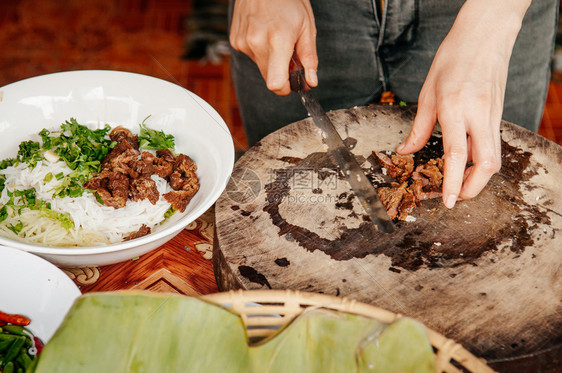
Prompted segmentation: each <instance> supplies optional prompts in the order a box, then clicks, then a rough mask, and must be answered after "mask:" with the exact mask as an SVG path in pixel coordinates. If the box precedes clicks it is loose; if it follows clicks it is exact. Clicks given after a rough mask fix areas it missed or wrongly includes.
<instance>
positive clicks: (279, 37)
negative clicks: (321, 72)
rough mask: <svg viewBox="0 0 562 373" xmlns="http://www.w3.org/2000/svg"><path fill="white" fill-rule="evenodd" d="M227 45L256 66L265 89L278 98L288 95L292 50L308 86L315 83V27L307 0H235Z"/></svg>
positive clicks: (316, 82) (316, 79)
mask: <svg viewBox="0 0 562 373" xmlns="http://www.w3.org/2000/svg"><path fill="white" fill-rule="evenodd" d="M230 44H231V45H232V47H233V48H234V49H236V50H238V51H240V52H243V53H244V54H246V55H247V56H248V57H250V58H251V59H252V60H253V61H254V62H255V63H256V65H257V66H258V68H259V70H260V72H261V75H262V76H263V78H264V80H265V82H266V84H267V88H268V89H270V90H271V91H273V92H275V93H276V94H278V95H281V96H285V95H288V94H289V93H290V92H291V88H290V84H289V62H290V60H291V56H292V55H293V51H295V50H296V53H297V55H298V56H299V59H300V61H301V63H302V64H303V66H304V69H305V77H306V80H307V82H308V84H309V85H310V86H312V87H315V86H316V85H317V84H318V78H317V76H316V69H317V66H318V56H317V54H316V26H315V22H314V14H313V13H312V7H311V6H310V2H309V0H236V2H235V3H234V13H233V18H232V25H231V28H230Z"/></svg>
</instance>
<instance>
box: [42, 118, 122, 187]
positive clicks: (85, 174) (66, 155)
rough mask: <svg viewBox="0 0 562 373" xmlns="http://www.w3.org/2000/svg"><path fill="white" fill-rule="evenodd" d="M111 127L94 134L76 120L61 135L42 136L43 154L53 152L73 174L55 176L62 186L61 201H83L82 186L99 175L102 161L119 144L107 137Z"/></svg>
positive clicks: (66, 126) (96, 131) (97, 130)
mask: <svg viewBox="0 0 562 373" xmlns="http://www.w3.org/2000/svg"><path fill="white" fill-rule="evenodd" d="M110 130H111V127H110V126H109V124H106V125H105V126H104V128H101V129H96V130H91V129H89V128H88V127H86V126H84V125H81V124H79V123H78V122H77V121H76V119H75V118H70V120H67V121H65V122H64V123H63V124H62V125H61V130H60V131H53V132H50V131H49V130H47V129H43V130H42V131H41V132H39V136H41V140H42V142H43V147H42V152H43V153H44V152H46V151H49V150H52V151H53V152H54V153H55V154H56V155H58V156H59V157H60V158H61V160H63V161H64V162H65V163H66V165H67V166H68V167H69V168H70V169H71V170H72V172H71V173H69V174H68V175H65V176H63V175H55V177H57V179H59V180H60V178H61V177H62V179H63V181H62V183H61V184H60V185H59V186H58V187H57V189H56V190H55V196H58V197H66V196H69V197H79V196H81V195H82V193H83V192H84V189H83V187H82V185H83V184H84V183H85V182H86V181H87V180H88V179H89V178H90V177H91V176H92V175H93V174H95V173H97V172H99V170H100V165H101V161H102V160H103V159H104V158H105V156H106V155H107V154H108V153H109V152H110V151H111V149H113V147H114V146H115V143H114V142H112V141H111V140H110V139H109V138H108V137H107V134H108V133H109V131H110Z"/></svg>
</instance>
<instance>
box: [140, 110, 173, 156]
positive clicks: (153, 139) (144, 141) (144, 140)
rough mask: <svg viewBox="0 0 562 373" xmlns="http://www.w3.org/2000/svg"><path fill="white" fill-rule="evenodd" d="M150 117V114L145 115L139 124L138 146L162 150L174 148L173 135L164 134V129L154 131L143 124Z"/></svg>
mask: <svg viewBox="0 0 562 373" xmlns="http://www.w3.org/2000/svg"><path fill="white" fill-rule="evenodd" d="M148 118H150V115H149V116H148V117H146V118H145V119H144V120H143V121H142V123H141V124H139V126H140V134H139V136H138V141H139V147H140V148H143V149H151V150H163V149H170V150H172V151H173V150H174V146H175V143H174V136H172V135H166V134H165V133H164V131H156V130H153V129H150V128H148V127H147V126H146V124H144V122H145V121H146V120H147V119H148Z"/></svg>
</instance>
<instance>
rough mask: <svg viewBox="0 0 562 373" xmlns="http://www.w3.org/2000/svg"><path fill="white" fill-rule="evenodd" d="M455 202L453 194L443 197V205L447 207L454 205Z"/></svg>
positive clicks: (455, 197) (450, 207)
mask: <svg viewBox="0 0 562 373" xmlns="http://www.w3.org/2000/svg"><path fill="white" fill-rule="evenodd" d="M456 202H457V196H456V195H454V194H450V195H448V196H447V198H445V206H446V207H447V208H449V209H452V208H453V207H455V203H456Z"/></svg>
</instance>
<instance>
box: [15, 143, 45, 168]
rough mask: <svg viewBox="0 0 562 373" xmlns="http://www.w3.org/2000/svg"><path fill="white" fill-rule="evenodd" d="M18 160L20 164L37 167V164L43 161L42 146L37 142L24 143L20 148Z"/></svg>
mask: <svg viewBox="0 0 562 373" xmlns="http://www.w3.org/2000/svg"><path fill="white" fill-rule="evenodd" d="M16 159H17V161H18V162H25V163H29V164H30V165H31V166H32V167H35V165H36V164H37V162H39V161H40V160H41V159H43V157H42V156H41V144H39V143H38V142H37V141H31V140H29V141H23V142H22V143H21V144H20V146H19V150H18V155H17V157H16Z"/></svg>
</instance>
